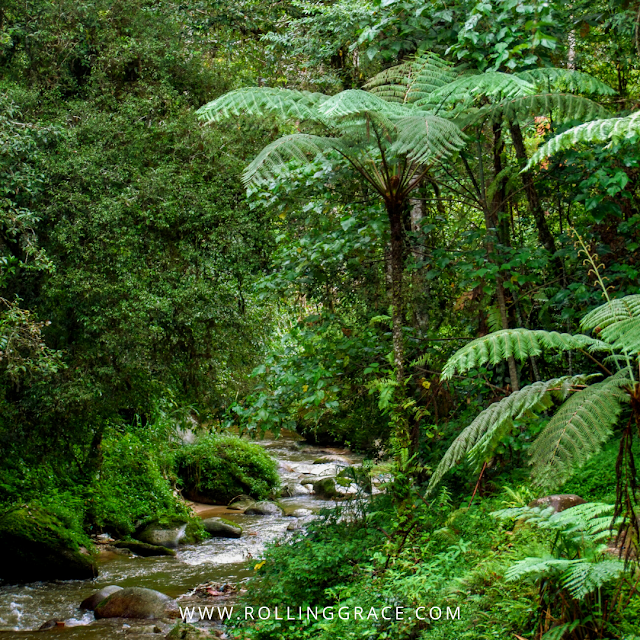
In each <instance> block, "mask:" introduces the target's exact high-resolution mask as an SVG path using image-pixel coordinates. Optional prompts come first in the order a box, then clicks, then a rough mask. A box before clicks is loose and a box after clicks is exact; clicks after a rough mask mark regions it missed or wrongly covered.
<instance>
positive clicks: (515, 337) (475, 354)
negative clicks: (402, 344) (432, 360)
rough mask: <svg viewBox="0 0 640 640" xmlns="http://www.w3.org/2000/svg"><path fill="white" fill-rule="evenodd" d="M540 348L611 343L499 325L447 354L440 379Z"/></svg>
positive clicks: (602, 348) (603, 346)
mask: <svg viewBox="0 0 640 640" xmlns="http://www.w3.org/2000/svg"><path fill="white" fill-rule="evenodd" d="M543 348H546V349H557V350H559V351H568V350H573V349H587V350H588V351H610V350H611V346H610V345H608V344H607V343H606V342H603V341H602V340H596V339H595V338H590V337H589V336H585V335H581V334H578V335H572V334H570V333H558V332H556V331H538V330H529V329H503V330H502V331H496V332H494V333H490V334H489V335H486V336H483V337H482V338H477V339H476V340H473V342H470V343H469V344H466V345H465V346H464V347H462V349H459V350H458V351H456V353H454V354H453V356H451V358H449V360H448V361H447V363H446V364H445V366H444V369H443V370H442V379H443V380H447V379H449V378H451V377H453V376H454V375H455V374H456V373H462V372H464V371H468V370H469V369H473V368H474V367H478V366H480V365H483V364H485V363H487V362H490V363H491V364H498V363H499V362H502V361H503V360H506V359H507V358H509V357H510V356H513V357H514V358H517V359H519V360H523V359H525V358H528V357H530V356H537V355H539V354H540V353H542V350H543Z"/></svg>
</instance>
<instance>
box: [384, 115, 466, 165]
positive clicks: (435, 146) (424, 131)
mask: <svg viewBox="0 0 640 640" xmlns="http://www.w3.org/2000/svg"><path fill="white" fill-rule="evenodd" d="M396 126H397V139H396V141H395V142H394V144H393V145H392V146H391V151H392V152H393V153H395V154H397V155H406V156H407V157H408V158H409V160H411V161H412V162H415V163H416V164H426V163H427V162H432V161H434V160H438V159H441V158H445V157H448V156H450V155H452V154H453V153H455V152H456V151H459V150H460V149H461V148H462V147H463V146H464V144H465V140H464V137H463V135H462V132H461V131H460V129H459V128H458V127H457V126H456V125H455V124H454V123H453V122H451V121H450V120H446V119H445V118H438V117H436V116H431V115H421V116H414V117H410V118H404V119H403V120H399V121H398V122H397V123H396Z"/></svg>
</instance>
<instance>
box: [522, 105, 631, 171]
mask: <svg viewBox="0 0 640 640" xmlns="http://www.w3.org/2000/svg"><path fill="white" fill-rule="evenodd" d="M636 135H640V111H636V113H632V114H631V115H630V116H627V117H626V118H607V119H605V120H594V121H593V122H586V123H585V124H581V125H579V126H577V127H573V128H572V129H569V130H568V131H565V132H564V133H561V134H560V135H557V136H556V137H555V138H552V139H551V140H549V142H547V143H545V144H543V145H542V146H541V147H540V148H539V149H538V150H537V151H536V152H535V153H534V154H533V155H532V156H531V158H530V159H529V163H528V164H527V166H526V167H525V169H524V170H525V171H526V170H528V169H530V168H531V167H532V166H534V165H535V164H538V163H539V162H542V160H544V159H545V158H549V157H550V156H552V155H554V154H556V153H558V152H560V151H566V150H568V149H572V148H573V147H575V146H576V145H577V144H580V143H582V144H594V143H600V144H604V143H605V142H619V141H622V140H624V139H628V138H632V137H633V136H636Z"/></svg>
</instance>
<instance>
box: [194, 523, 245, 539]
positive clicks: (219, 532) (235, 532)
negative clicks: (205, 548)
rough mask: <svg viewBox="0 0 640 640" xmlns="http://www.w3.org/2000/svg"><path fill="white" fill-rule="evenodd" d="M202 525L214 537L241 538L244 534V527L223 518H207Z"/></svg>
mask: <svg viewBox="0 0 640 640" xmlns="http://www.w3.org/2000/svg"><path fill="white" fill-rule="evenodd" d="M202 526H203V527H204V529H205V531H206V532H207V533H209V534H211V535H212V536H213V537H214V538H239V537H240V536H241V535H242V527H239V526H237V525H235V524H234V523H233V522H230V521H229V520H224V519H223V518H207V519H206V520H203V521H202Z"/></svg>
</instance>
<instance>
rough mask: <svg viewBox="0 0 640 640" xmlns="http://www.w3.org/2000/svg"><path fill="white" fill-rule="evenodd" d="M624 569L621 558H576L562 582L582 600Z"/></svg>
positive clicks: (574, 595) (617, 576) (577, 598)
mask: <svg viewBox="0 0 640 640" xmlns="http://www.w3.org/2000/svg"><path fill="white" fill-rule="evenodd" d="M624 570H625V566H624V562H620V561H619V560H602V561H600V562H589V561H587V560H574V561H573V562H572V563H571V564H570V566H569V567H567V569H566V571H565V574H564V576H563V580H562V584H563V586H564V587H565V588H566V589H568V590H569V593H570V594H571V595H572V596H573V597H574V598H576V600H582V599H583V598H584V597H585V596H587V595H588V594H590V593H593V592H594V591H595V590H596V589H599V588H600V587H602V586H604V585H605V584H607V583H608V582H612V581H613V580H616V579H617V578H619V577H620V575H621V574H622V573H624Z"/></svg>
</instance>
